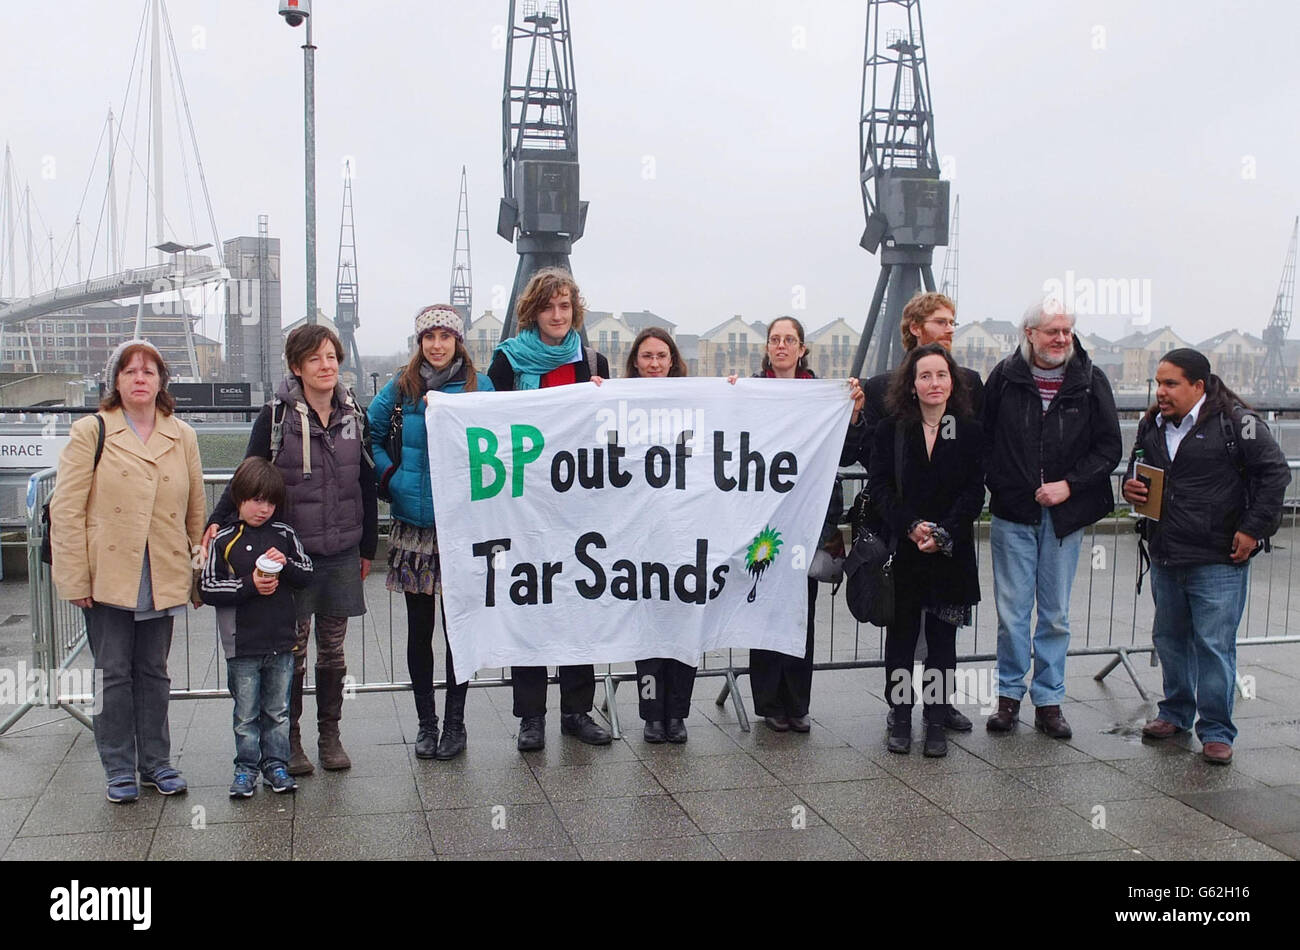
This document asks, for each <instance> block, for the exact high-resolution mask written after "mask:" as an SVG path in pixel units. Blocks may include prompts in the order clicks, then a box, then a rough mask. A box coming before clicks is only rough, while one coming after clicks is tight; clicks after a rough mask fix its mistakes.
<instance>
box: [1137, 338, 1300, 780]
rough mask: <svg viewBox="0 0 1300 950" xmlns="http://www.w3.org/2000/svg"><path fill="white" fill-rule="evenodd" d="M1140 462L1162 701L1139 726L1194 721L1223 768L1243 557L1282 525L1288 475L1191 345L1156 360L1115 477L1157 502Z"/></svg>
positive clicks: (1245, 410)
mask: <svg viewBox="0 0 1300 950" xmlns="http://www.w3.org/2000/svg"><path fill="white" fill-rule="evenodd" d="M1139 453H1141V455H1139ZM1139 459H1141V460H1142V461H1144V462H1146V463H1147V464H1149V465H1151V466H1153V467H1155V468H1158V469H1161V470H1162V471H1163V473H1164V474H1163V487H1162V490H1161V496H1160V499H1159V501H1160V513H1159V520H1153V519H1148V520H1146V521H1144V522H1143V528H1144V537H1145V538H1146V539H1147V540H1148V541H1149V542H1150V550H1151V595H1152V598H1153V599H1154V600H1155V604H1156V619H1155V630H1154V633H1153V640H1154V641H1155V647H1156V653H1157V654H1158V655H1159V656H1160V665H1161V668H1162V670H1163V672H1164V688H1165V698H1164V699H1163V700H1161V702H1160V712H1159V715H1158V716H1157V717H1156V718H1155V719H1153V720H1151V721H1150V722H1148V723H1147V724H1146V725H1145V726H1143V727H1142V734H1143V735H1144V736H1146V737H1147V738H1150V739H1167V738H1168V737H1170V736H1172V735H1174V734H1175V733H1178V732H1182V731H1184V730H1186V729H1189V728H1191V726H1192V720H1193V718H1195V719H1196V735H1197V738H1199V739H1200V740H1201V744H1202V754H1203V755H1204V757H1205V759H1206V760H1207V761H1209V762H1213V763H1215V764H1217V765H1227V764H1228V763H1230V762H1231V761H1232V743H1233V740H1234V739H1235V738H1236V737H1237V727H1236V726H1235V725H1233V722H1232V705H1233V699H1234V694H1233V689H1234V687H1235V685H1236V679H1237V643H1236V634H1237V626H1238V625H1239V624H1240V623H1241V613H1242V610H1243V609H1245V606H1246V582H1247V579H1248V577H1249V574H1250V559H1251V557H1252V556H1254V555H1255V554H1256V553H1257V552H1258V551H1259V550H1260V549H1261V548H1262V547H1263V544H1264V540H1265V539H1266V538H1269V537H1271V536H1272V535H1273V533H1274V532H1275V531H1277V529H1278V526H1279V525H1280V524H1281V521H1282V500H1283V497H1284V495H1285V493H1286V487H1287V485H1288V484H1290V482H1291V472H1290V470H1289V469H1288V468H1287V463H1286V457H1285V456H1284V455H1283V454H1282V450H1281V449H1280V448H1278V445H1277V442H1276V441H1274V439H1273V435H1272V433H1270V432H1269V430H1268V426H1266V425H1264V422H1263V420H1262V419H1260V418H1259V417H1258V416H1257V415H1255V414H1253V413H1252V412H1251V410H1250V407H1249V406H1247V405H1246V404H1245V403H1244V402H1242V400H1241V399H1240V398H1239V397H1238V396H1237V394H1236V393H1234V392H1233V391H1232V390H1231V389H1229V388H1228V387H1227V386H1225V385H1224V384H1223V381H1222V380H1221V379H1219V377H1218V376H1215V375H1214V374H1213V373H1211V372H1210V361H1209V360H1208V359H1206V358H1205V356H1204V355H1203V354H1201V353H1199V352H1198V351H1196V350H1192V349H1177V350H1171V351H1170V352H1168V353H1166V354H1165V355H1164V356H1163V357H1161V359H1160V364H1159V365H1158V366H1157V367H1156V404H1155V405H1154V406H1152V407H1151V408H1150V409H1149V410H1147V413H1146V415H1145V416H1143V418H1142V421H1141V422H1140V423H1139V424H1138V431H1137V437H1136V438H1135V439H1134V442H1133V454H1132V456H1131V457H1130V460H1129V466H1130V469H1129V477H1128V479H1127V480H1126V481H1125V482H1124V497H1125V498H1126V499H1127V500H1128V501H1130V502H1132V503H1134V504H1143V503H1145V502H1147V501H1155V499H1154V498H1152V497H1150V490H1149V487H1148V485H1149V484H1150V485H1151V486H1152V487H1154V482H1151V483H1148V482H1144V481H1141V480H1139V479H1138V478H1137V477H1136V476H1137V472H1136V471H1135V465H1136V463H1137V461H1138V460H1139Z"/></svg>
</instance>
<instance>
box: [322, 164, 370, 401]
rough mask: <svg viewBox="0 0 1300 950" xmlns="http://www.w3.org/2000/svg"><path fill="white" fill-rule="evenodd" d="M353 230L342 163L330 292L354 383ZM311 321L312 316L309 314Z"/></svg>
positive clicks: (357, 355)
mask: <svg viewBox="0 0 1300 950" xmlns="http://www.w3.org/2000/svg"><path fill="white" fill-rule="evenodd" d="M357 296H358V287H357V233H356V229H355V228H354V227H353V220H352V163H351V162H347V163H346V164H344V166H343V218H342V222H341V223H340V224H339V270H338V281H337V283H336V284H335V291H334V325H335V326H336V327H338V330H339V340H340V342H342V344H343V359H344V361H349V360H350V361H351V363H352V366H353V369H354V371H355V372H356V374H357V385H358V386H359V385H360V384H361V380H362V379H364V378H365V371H364V370H363V369H362V367H361V351H360V350H358V349H357V327H359V326H361V319H360V317H358V315H357ZM311 319H313V320H315V319H316V315H315V314H312V315H311Z"/></svg>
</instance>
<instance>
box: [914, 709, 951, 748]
mask: <svg viewBox="0 0 1300 950" xmlns="http://www.w3.org/2000/svg"><path fill="white" fill-rule="evenodd" d="M943 724H944V710H943V709H937V710H936V711H935V712H934V713H933V718H932V717H931V716H926V717H925V748H924V749H922V750H921V754H922V755H924V756H925V757H926V758H927V759H941V758H943V757H944V756H945V755H947V754H948V739H947V737H946V736H945V735H944V732H943Z"/></svg>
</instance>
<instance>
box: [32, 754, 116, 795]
mask: <svg viewBox="0 0 1300 950" xmlns="http://www.w3.org/2000/svg"><path fill="white" fill-rule="evenodd" d="M46 767H47V766H45V765H42V766H37V767H35V768H33V769H32V773H33V774H41V772H42V771H43V769H44V768H46ZM49 774H50V776H51V777H50V789H51V790H52V791H59V792H93V791H96V790H98V791H99V792H101V793H102V792H103V791H104V784H105V781H106V778H105V776H104V767H103V765H101V764H100V762H99V759H98V758H95V759H94V760H89V759H86V760H82V761H79V762H69V761H67V760H65V761H64V762H63V763H62V764H61V765H59V766H58V767H57V768H56V769H55V770H54V771H53V772H52V773H49Z"/></svg>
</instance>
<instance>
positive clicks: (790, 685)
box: [749, 580, 817, 717]
mask: <svg viewBox="0 0 1300 950" xmlns="http://www.w3.org/2000/svg"><path fill="white" fill-rule="evenodd" d="M816 609H817V582H816V581H814V580H810V581H808V642H807V643H806V644H805V645H804V652H803V657H802V658H800V657H797V656H787V655H786V654H784V653H777V652H775V651H773V650H750V651H749V682H750V686H751V687H752V688H753V690H754V713H755V715H758V716H787V717H788V716H806V715H808V703H809V701H810V700H811V699H812V676H813V669H812V664H813V659H812V658H813V619H814V614H815V613H816Z"/></svg>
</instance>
